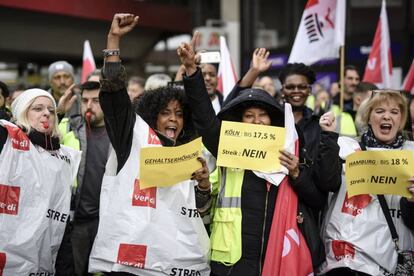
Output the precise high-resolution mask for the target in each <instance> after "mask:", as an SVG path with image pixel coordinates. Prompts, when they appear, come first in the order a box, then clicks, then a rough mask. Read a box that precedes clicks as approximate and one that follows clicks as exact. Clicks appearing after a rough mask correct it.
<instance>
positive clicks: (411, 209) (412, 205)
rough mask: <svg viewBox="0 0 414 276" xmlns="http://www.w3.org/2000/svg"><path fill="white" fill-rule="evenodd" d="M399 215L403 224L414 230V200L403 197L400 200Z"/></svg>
mask: <svg viewBox="0 0 414 276" xmlns="http://www.w3.org/2000/svg"><path fill="white" fill-rule="evenodd" d="M400 206H401V216H402V218H403V221H404V223H405V225H406V226H407V227H408V228H410V229H411V230H413V231H414V202H410V201H408V200H407V198H405V197H403V198H401V200H400Z"/></svg>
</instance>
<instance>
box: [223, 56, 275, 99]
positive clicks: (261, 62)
mask: <svg viewBox="0 0 414 276" xmlns="http://www.w3.org/2000/svg"><path fill="white" fill-rule="evenodd" d="M268 57H269V51H267V50H266V49H265V48H256V50H254V52H253V55H252V61H251V66H250V68H249V70H248V71H247V73H246V74H245V75H244V76H243V78H242V79H241V80H240V81H239V82H238V83H237V84H236V85H235V86H234V88H233V90H232V91H231V92H230V94H229V95H228V96H227V98H226V99H225V101H224V103H223V106H225V105H226V104H227V103H228V102H230V101H231V100H232V99H234V98H236V97H237V96H238V95H239V94H240V92H241V91H242V90H243V89H246V88H250V87H252V85H253V83H254V82H255V81H256V79H257V78H258V77H259V75H260V74H261V73H263V72H266V71H267V70H269V68H270V65H272V62H271V61H270V60H268Z"/></svg>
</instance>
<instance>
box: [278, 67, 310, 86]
mask: <svg viewBox="0 0 414 276" xmlns="http://www.w3.org/2000/svg"><path fill="white" fill-rule="evenodd" d="M290 75H302V76H305V77H306V78H307V80H308V82H309V84H313V83H314V82H315V80H316V76H315V72H314V71H313V70H312V68H311V67H309V66H307V65H305V64H303V63H288V64H287V65H286V66H285V67H284V68H283V69H282V71H280V73H279V80H280V82H281V83H282V84H284V83H285V81H286V78H287V77H289V76H290Z"/></svg>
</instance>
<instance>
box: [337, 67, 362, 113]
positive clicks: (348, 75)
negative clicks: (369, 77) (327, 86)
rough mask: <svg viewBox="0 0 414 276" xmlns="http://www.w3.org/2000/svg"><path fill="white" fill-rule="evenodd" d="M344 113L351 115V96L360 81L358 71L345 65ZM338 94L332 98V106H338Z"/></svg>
mask: <svg viewBox="0 0 414 276" xmlns="http://www.w3.org/2000/svg"><path fill="white" fill-rule="evenodd" d="M344 71H345V73H344V108H343V109H344V110H343V111H344V112H348V113H352V111H353V109H354V108H353V105H354V104H353V95H354V92H355V89H356V86H357V85H358V83H359V82H360V81H361V78H360V76H359V72H358V69H357V68H356V67H355V66H353V65H347V66H345V69H344ZM339 101H340V94H339V93H338V94H337V95H336V96H335V98H334V104H336V105H338V106H339V105H340V103H339Z"/></svg>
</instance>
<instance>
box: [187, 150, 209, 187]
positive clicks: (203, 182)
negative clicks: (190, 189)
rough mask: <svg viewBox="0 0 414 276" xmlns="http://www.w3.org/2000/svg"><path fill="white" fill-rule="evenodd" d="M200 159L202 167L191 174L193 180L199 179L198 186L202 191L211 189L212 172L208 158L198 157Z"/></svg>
mask: <svg viewBox="0 0 414 276" xmlns="http://www.w3.org/2000/svg"><path fill="white" fill-rule="evenodd" d="M197 160H198V161H200V163H201V165H202V167H201V168H200V169H198V170H196V171H195V172H193V174H192V175H191V180H197V183H198V188H199V189H200V190H202V191H207V190H210V187H211V183H210V179H209V177H210V172H209V170H208V167H207V163H206V160H205V159H204V158H202V157H198V158H197Z"/></svg>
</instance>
